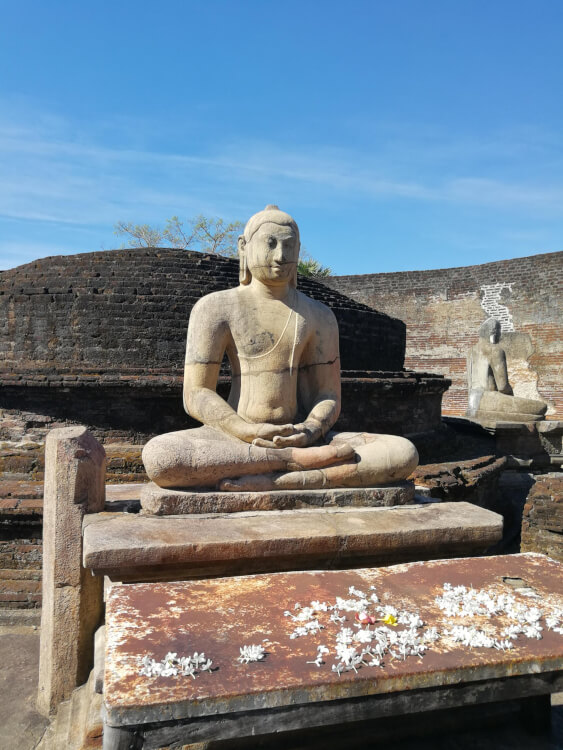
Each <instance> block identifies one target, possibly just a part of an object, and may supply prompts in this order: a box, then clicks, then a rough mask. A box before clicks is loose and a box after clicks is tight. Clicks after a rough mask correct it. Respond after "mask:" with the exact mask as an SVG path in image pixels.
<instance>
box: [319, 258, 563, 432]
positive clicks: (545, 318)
mask: <svg viewBox="0 0 563 750" xmlns="http://www.w3.org/2000/svg"><path fill="white" fill-rule="evenodd" d="M329 283H330V285H331V286H332V287H333V288H334V289H337V290H338V291H340V292H342V293H343V294H346V295H348V296H350V297H352V298H353V299H355V300H357V301H359V302H363V303H365V304H367V305H370V306H373V307H375V308H376V309H377V310H381V311H383V312H386V313H387V314H389V315H392V316H394V317H397V318H400V319H401V320H403V321H404V322H405V323H406V325H407V348H406V356H405V367H407V368H408V369H413V370H423V371H425V372H436V373H442V374H444V375H445V376H446V377H448V378H450V379H451V380H452V386H451V388H450V389H449V391H448V392H447V393H445V394H444V400H443V410H444V413H445V414H451V415H462V414H463V413H464V412H465V409H466V408H467V383H466V377H467V374H466V373H467V369H466V356H467V353H468V352H469V350H470V349H471V347H472V346H473V345H474V344H475V343H476V342H477V339H478V331H479V326H480V325H481V323H482V322H483V321H484V320H485V319H486V318H488V317H490V316H494V317H497V318H499V319H500V320H501V323H502V329H503V332H502V343H503V345H504V347H505V349H506V351H507V357H508V368H509V376H510V380H511V382H512V385H513V387H514V391H515V394H516V395H521V396H525V397H528V398H534V397H535V398H541V399H543V400H544V401H547V403H548V404H549V410H548V415H550V416H552V417H558V418H560V419H563V388H562V378H561V372H563V253H546V254H544V255H535V256H531V257H527V258H514V259H512V260H506V261H499V262H496V263H485V264H483V265H479V266H467V267H461V268H446V269H440V270H435V271H408V272H403V273H382V274H367V275H361V276H335V277H333V278H332V279H330V280H329Z"/></svg>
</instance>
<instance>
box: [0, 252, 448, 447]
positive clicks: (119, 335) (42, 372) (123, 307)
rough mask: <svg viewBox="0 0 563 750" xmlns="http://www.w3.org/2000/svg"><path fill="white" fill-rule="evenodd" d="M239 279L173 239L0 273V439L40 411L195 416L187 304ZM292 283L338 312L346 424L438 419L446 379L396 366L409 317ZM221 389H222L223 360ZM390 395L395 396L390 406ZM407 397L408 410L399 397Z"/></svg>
mask: <svg viewBox="0 0 563 750" xmlns="http://www.w3.org/2000/svg"><path fill="white" fill-rule="evenodd" d="M237 284H238V261H236V260H234V259H230V258H223V257H220V256H209V255H203V254H201V253H197V252H189V251H185V250H171V249H143V250H113V251H104V252H95V253H84V254H80V255H73V256H57V257H54V258H44V259H41V260H37V261H35V262H33V263H29V264H27V265H24V266H19V267H18V268H15V269H12V270H8V271H3V272H0V357H1V360H0V409H4V410H7V412H8V414H7V416H9V417H10V418H11V420H10V419H8V421H7V423H6V422H5V424H4V427H2V425H0V431H1V430H3V435H1V434H0V437H2V436H3V437H4V439H11V440H13V439H14V436H13V435H12V434H11V433H10V432H9V430H11V429H13V430H16V432H17V424H16V423H17V421H18V419H19V420H20V422H21V420H22V419H23V420H27V423H28V425H29V429H32V430H33V429H36V427H37V424H36V421H37V420H39V421H41V420H43V419H44V417H45V416H48V417H49V418H50V420H48V421H47V422H46V423H45V428H46V429H47V428H49V427H53V426H55V425H56V424H58V421H57V420H60V421H65V420H71V421H76V422H83V423H85V424H87V425H88V426H89V427H90V428H91V429H93V431H94V433H95V434H97V435H98V436H99V437H101V438H102V439H104V440H105V441H107V440H109V441H111V440H115V439H121V438H126V439H129V440H134V441H137V442H143V441H144V440H146V439H147V437H148V436H150V435H154V434H155V433H159V432H165V431H169V430H174V429H182V428H185V427H189V426H194V424H195V423H193V422H191V421H190V420H189V419H188V418H187V416H186V415H185V414H184V413H183V411H182V408H181V396H180V394H181V382H182V374H183V363H184V351H185V336H186V329H187V324H188V319H189V314H190V310H191V308H192V306H193V304H194V303H195V302H196V301H197V300H198V299H199V298H200V297H202V296H203V295H205V294H209V293H210V292H213V291H217V290H219V289H224V288H226V287H232V286H236V285H237ZM299 287H300V289H301V290H302V291H304V292H305V293H306V294H307V295H309V296H311V297H313V298H315V299H319V300H321V301H322V302H324V303H325V304H327V305H328V306H330V307H331V308H332V309H333V311H334V313H335V315H336V317H337V319H338V323H339V328H340V351H341V364H342V370H343V391H344V399H343V400H344V403H345V404H346V402H347V403H348V404H349V412H348V413H346V412H345V413H343V416H342V419H341V422H340V427H341V428H347V427H350V428H352V427H353V425H352V422H353V421H354V420H355V419H357V418H358V417H360V418H361V420H362V423H361V425H356V429H378V430H380V431H391V432H404V431H411V432H417V431H424V430H426V429H432V428H433V427H435V426H437V425H439V420H440V402H441V396H442V393H443V391H444V390H445V389H446V388H447V386H448V381H446V380H445V379H444V378H441V377H439V378H437V377H435V376H425V375H424V373H417V374H414V373H410V374H409V375H408V376H406V375H405V374H404V373H403V372H402V371H403V364H404V348H405V325H404V323H402V322H401V321H400V320H396V319H394V318H392V317H390V316H389V315H386V314H383V313H379V312H377V311H376V310H374V309H371V308H369V307H367V306H366V305H364V304H362V303H359V302H355V301H353V300H351V299H349V298H347V297H345V296H343V295H342V294H340V293H338V292H337V291H334V290H332V289H330V288H328V287H326V286H325V285H323V284H321V283H318V282H316V281H313V280H312V279H308V278H305V277H301V278H300V280H299ZM368 384H371V386H372V387H368ZM219 387H220V389H221V392H222V393H223V394H225V393H226V392H227V389H228V369H227V367H226V366H225V368H224V371H223V382H222V383H221V384H220V386H219ZM387 393H389V394H391V395H392V396H394V397H395V398H394V399H393V398H392V399H387V403H388V406H387V408H386V410H385V409H384V408H383V407H382V406H381V404H380V397H381V396H382V395H383V394H387ZM347 396H348V398H347ZM411 398H412V399H414V401H413V404H415V406H414V407H413V409H411V410H410V414H407V413H406V411H405V409H404V408H403V409H402V410H401V409H400V408H398V405H400V404H402V403H403V402H406V401H408V400H409V399H411ZM358 399H360V400H359V401H358ZM354 400H355V401H357V403H355V401H354ZM16 412H19V414H18V413H16ZM26 413H27V415H28V416H26ZM395 414H396V416H394V415H395ZM33 415H37V420H36V419H35V418H34V416H33ZM5 416H6V412H5ZM397 420H399V424H397ZM368 423H369V424H368ZM10 424H11V425H12V427H10ZM7 425H8V426H7ZM14 425H15V426H14Z"/></svg>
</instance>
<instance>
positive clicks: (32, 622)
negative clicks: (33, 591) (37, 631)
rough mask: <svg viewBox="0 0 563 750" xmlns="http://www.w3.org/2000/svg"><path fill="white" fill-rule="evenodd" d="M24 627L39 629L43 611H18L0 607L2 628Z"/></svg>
mask: <svg viewBox="0 0 563 750" xmlns="http://www.w3.org/2000/svg"><path fill="white" fill-rule="evenodd" d="M17 625H24V626H29V627H32V626H33V627H39V626H40V625H41V610H40V609H39V608H37V609H21V608H20V609H16V608H13V607H12V608H9V607H7V608H5V609H4V608H1V607H0V626H17Z"/></svg>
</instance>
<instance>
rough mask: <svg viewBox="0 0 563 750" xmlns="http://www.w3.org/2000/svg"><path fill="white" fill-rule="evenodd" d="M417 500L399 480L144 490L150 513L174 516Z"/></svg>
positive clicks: (410, 487)
mask: <svg viewBox="0 0 563 750" xmlns="http://www.w3.org/2000/svg"><path fill="white" fill-rule="evenodd" d="M413 500H414V484H413V483H412V482H397V483H396V484H390V485H387V486H385V487H351V488H341V489H326V490H324V489H320V490H284V491H275V492H274V491H272V492H220V491H219V490H207V491H203V490H202V491H199V492H193V491H190V492H184V491H181V490H171V489H163V488H162V487H159V486H158V485H156V484H155V483H154V482H150V483H148V484H146V485H145V486H144V487H143V488H142V490H141V507H142V508H143V511H142V512H143V513H144V514H146V515H156V516H173V515H183V514H184V513H238V512H240V511H253V510H297V509H303V508H323V507H328V508H335V507H389V506H392V505H407V504H408V503H412V502H413Z"/></svg>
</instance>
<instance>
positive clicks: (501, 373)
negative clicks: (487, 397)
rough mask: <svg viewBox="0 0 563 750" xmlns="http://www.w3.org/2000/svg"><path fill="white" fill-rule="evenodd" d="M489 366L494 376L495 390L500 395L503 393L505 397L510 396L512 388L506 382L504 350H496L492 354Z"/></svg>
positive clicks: (506, 369)
mask: <svg viewBox="0 0 563 750" xmlns="http://www.w3.org/2000/svg"><path fill="white" fill-rule="evenodd" d="M490 365H491V368H492V371H493V375H494V376H495V384H496V387H497V390H498V391H499V392H500V393H505V394H506V395H507V396H512V395H513V394H514V392H513V390H512V386H511V385H510V383H509V382H508V368H507V366H506V354H505V352H504V349H498V350H497V351H495V352H494V353H493V354H492V356H491V360H490Z"/></svg>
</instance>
